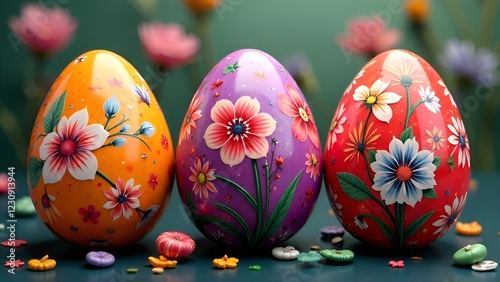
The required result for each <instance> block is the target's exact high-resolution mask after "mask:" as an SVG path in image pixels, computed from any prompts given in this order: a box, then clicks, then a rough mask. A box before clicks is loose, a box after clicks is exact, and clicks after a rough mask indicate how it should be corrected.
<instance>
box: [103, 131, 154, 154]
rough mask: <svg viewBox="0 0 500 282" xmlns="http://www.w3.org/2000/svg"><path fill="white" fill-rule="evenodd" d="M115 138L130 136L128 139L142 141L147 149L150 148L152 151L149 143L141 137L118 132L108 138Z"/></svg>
mask: <svg viewBox="0 0 500 282" xmlns="http://www.w3.org/2000/svg"><path fill="white" fill-rule="evenodd" d="M115 136H128V137H132V138H135V139H137V140H139V141H141V142H142V143H143V144H144V145H146V147H148V149H149V150H150V151H151V148H149V145H148V143H146V141H144V140H142V139H141V138H140V137H139V136H137V135H134V134H129V133H123V132H117V133H114V134H110V135H109V136H108V138H111V137H115Z"/></svg>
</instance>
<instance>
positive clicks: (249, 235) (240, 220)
mask: <svg viewBox="0 0 500 282" xmlns="http://www.w3.org/2000/svg"><path fill="white" fill-rule="evenodd" d="M214 205H215V206H216V207H217V208H219V209H221V210H223V211H225V212H227V213H228V214H230V215H231V216H232V217H233V218H234V219H235V220H236V221H237V222H238V223H239V224H240V226H241V227H242V228H243V230H244V231H245V235H246V237H247V238H248V239H250V238H252V233H251V232H250V228H249V227H248V224H247V223H246V221H245V219H243V217H242V216H241V215H239V214H238V213H237V212H236V211H235V210H233V209H232V208H230V207H228V206H226V205H224V204H220V203H214Z"/></svg>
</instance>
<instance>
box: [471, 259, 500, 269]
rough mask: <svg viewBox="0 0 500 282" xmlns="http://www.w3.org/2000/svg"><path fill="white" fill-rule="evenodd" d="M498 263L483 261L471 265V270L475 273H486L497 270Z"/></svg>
mask: <svg viewBox="0 0 500 282" xmlns="http://www.w3.org/2000/svg"><path fill="white" fill-rule="evenodd" d="M497 266H498V263H496V262H494V261H492V260H483V261H481V262H478V263H475V264H473V265H472V269H473V270H475V271H488V270H493V269H495V268H497Z"/></svg>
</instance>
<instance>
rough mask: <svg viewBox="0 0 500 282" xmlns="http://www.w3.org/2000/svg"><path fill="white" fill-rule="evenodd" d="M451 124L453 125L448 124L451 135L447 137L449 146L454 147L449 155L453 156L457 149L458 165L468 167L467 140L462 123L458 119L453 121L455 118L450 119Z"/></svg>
mask: <svg viewBox="0 0 500 282" xmlns="http://www.w3.org/2000/svg"><path fill="white" fill-rule="evenodd" d="M451 122H452V123H453V124H448V129H449V130H450V131H451V133H453V135H450V137H448V142H450V144H451V145H455V148H453V152H451V154H452V155H453V153H455V150H456V149H457V148H458V165H459V166H462V167H465V165H466V164H467V166H468V167H470V152H469V138H468V137H467V134H466V133H465V126H464V122H463V120H461V119H459V118H456V119H455V117H451Z"/></svg>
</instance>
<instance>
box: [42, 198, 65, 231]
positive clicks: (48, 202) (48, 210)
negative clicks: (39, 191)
mask: <svg viewBox="0 0 500 282" xmlns="http://www.w3.org/2000/svg"><path fill="white" fill-rule="evenodd" d="M55 200H56V197H55V196H53V195H49V194H47V191H45V193H44V194H43V195H42V209H43V211H44V212H45V215H47V218H48V219H49V221H50V222H51V223H52V220H54V221H57V218H56V215H58V216H60V217H62V215H61V212H59V210H58V209H57V207H56V206H55V205H54V204H53V203H52V202H54V201H55Z"/></svg>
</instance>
